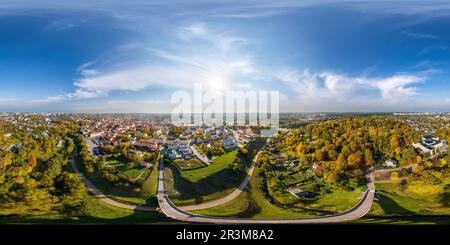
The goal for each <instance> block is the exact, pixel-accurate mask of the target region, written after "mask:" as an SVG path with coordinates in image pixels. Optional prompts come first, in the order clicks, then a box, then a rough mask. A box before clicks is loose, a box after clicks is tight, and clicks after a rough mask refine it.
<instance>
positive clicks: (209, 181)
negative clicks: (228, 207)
mask: <svg viewBox="0 0 450 245" xmlns="http://www.w3.org/2000/svg"><path fill="white" fill-rule="evenodd" d="M230 171H231V170H228V169H226V170H225V171H223V172H219V173H218V174H216V175H212V176H210V177H208V178H205V179H203V180H201V181H199V182H190V181H189V180H187V179H185V178H183V177H182V176H181V173H180V171H179V170H178V169H177V168H176V167H173V166H167V167H165V168H164V178H165V186H166V191H167V193H168V194H169V195H170V198H171V200H172V201H173V202H174V203H175V204H176V205H191V204H197V203H202V202H207V201H211V200H214V199H218V198H221V197H224V196H226V195H228V194H230V193H231V192H233V190H234V189H235V187H236V185H238V183H239V182H240V181H241V180H242V178H243V176H241V175H239V174H237V175H236V174H232V173H230Z"/></svg>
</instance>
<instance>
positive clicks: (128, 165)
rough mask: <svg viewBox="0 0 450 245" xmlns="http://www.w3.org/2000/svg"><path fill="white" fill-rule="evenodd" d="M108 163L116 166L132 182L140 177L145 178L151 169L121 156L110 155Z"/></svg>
mask: <svg viewBox="0 0 450 245" xmlns="http://www.w3.org/2000/svg"><path fill="white" fill-rule="evenodd" d="M106 164H107V165H109V166H113V167H115V169H117V171H119V173H120V174H121V175H123V176H124V177H125V178H126V179H127V180H129V181H131V182H135V181H137V180H138V179H141V180H145V179H146V178H147V176H148V175H149V173H150V171H151V170H150V169H149V168H147V167H144V166H142V165H140V164H139V163H135V162H131V161H129V160H128V159H126V158H124V157H121V156H114V157H110V158H109V160H108V161H107V162H106ZM138 177H139V178H138Z"/></svg>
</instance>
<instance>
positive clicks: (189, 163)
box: [173, 158, 206, 171]
mask: <svg viewBox="0 0 450 245" xmlns="http://www.w3.org/2000/svg"><path fill="white" fill-rule="evenodd" d="M173 163H174V164H175V166H177V168H178V169H180V170H181V171H188V170H194V169H198V168H202V167H205V166H206V165H205V164H204V163H202V162H200V161H199V160H198V159H196V158H193V159H189V160H184V159H177V160H174V161H173Z"/></svg>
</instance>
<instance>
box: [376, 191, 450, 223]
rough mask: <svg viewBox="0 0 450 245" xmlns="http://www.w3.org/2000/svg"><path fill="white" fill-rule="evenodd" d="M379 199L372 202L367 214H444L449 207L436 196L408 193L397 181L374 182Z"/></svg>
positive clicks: (449, 211) (449, 210) (449, 212)
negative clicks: (387, 182) (390, 182)
mask: <svg viewBox="0 0 450 245" xmlns="http://www.w3.org/2000/svg"><path fill="white" fill-rule="evenodd" d="M376 189H377V192H378V194H379V196H380V200H379V201H376V202H374V204H373V206H372V209H371V211H370V213H369V215H379V216H385V215H445V214H450V207H444V206H442V204H441V203H440V202H439V201H438V200H437V196H436V195H433V194H430V195H415V194H412V193H408V192H407V191H406V189H405V187H404V186H402V185H401V184H398V183H392V184H376Z"/></svg>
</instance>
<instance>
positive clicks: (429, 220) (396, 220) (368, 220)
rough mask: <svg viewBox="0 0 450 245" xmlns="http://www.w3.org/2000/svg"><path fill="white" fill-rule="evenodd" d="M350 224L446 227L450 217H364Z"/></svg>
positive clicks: (449, 222)
mask: <svg viewBox="0 0 450 245" xmlns="http://www.w3.org/2000/svg"><path fill="white" fill-rule="evenodd" d="M348 223H351V224H388V225H436V224H441V225H448V224H450V215H445V216H433V215H425V216H409V217H408V216H403V217H402V216H398V217H370V216H369V217H364V218H361V219H358V220H353V221H350V222H348Z"/></svg>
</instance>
